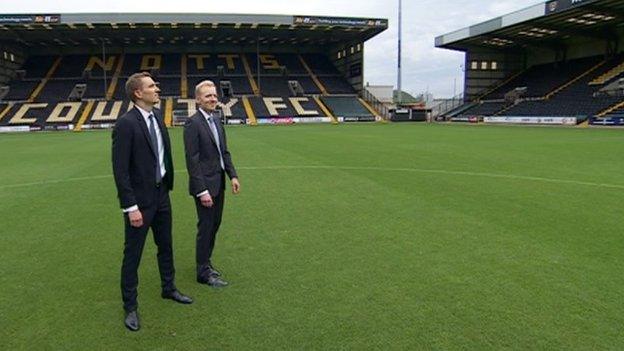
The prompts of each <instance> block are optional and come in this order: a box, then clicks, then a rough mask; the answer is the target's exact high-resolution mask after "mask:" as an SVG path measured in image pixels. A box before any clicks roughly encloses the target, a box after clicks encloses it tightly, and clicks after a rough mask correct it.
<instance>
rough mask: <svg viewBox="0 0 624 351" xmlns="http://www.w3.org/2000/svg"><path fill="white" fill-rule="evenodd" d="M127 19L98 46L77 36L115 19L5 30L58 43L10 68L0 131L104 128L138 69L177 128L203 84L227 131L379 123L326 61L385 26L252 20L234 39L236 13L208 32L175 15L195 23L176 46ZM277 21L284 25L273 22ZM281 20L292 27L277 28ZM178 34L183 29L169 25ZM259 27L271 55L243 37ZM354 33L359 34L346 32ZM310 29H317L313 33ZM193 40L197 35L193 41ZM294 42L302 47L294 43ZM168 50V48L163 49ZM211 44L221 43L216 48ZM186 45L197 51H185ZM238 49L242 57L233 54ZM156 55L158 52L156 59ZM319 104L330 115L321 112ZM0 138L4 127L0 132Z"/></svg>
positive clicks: (145, 20) (140, 18) (347, 78)
mask: <svg viewBox="0 0 624 351" xmlns="http://www.w3.org/2000/svg"><path fill="white" fill-rule="evenodd" d="M124 16H125V17H127V23H128V24H127V25H126V26H125V27H124V28H123V30H121V29H122V28H120V27H119V24H118V23H116V24H115V26H117V28H116V29H119V33H116V32H115V31H113V33H110V36H111V37H110V38H102V39H101V40H90V39H89V38H86V37H85V36H84V33H86V32H84V31H88V30H90V29H92V28H91V27H94V28H95V27H101V28H103V29H106V28H107V27H108V28H110V26H111V24H110V22H112V21H109V22H105V21H102V23H95V24H94V23H92V21H91V18H87V17H84V16H81V15H80V14H70V15H63V16H61V18H63V19H69V20H68V21H70V20H72V18H73V20H72V21H74V22H72V23H76V22H77V23H79V24H80V23H87V20H89V24H88V25H87V24H84V25H83V24H80V25H79V26H80V27H82V26H85V28H76V25H73V24H72V25H69V24H67V25H65V24H63V23H62V21H61V23H53V24H47V25H46V26H39V25H32V26H31V25H29V26H30V29H28V28H26V27H24V28H22V27H20V26H13V27H11V24H5V25H6V26H8V27H11V28H13V29H12V30H15V31H16V32H20V34H21V35H22V41H23V42H25V43H28V44H29V45H30V42H29V40H37V42H36V43H37V45H39V44H40V43H41V42H44V43H45V42H46V40H48V41H50V42H53V43H56V44H57V46H58V48H57V49H47V48H46V46H45V45H43V46H41V45H39V46H38V49H37V50H35V52H34V53H33V54H31V55H29V56H27V57H26V58H25V60H24V61H23V64H21V66H20V67H18V68H17V69H16V70H15V74H14V75H13V78H12V79H11V80H10V81H9V82H8V88H3V89H5V91H7V89H8V93H7V94H6V95H5V96H4V97H3V98H2V100H0V103H1V104H2V105H0V108H2V110H1V112H0V113H2V114H1V115H0V127H2V128H4V127H11V126H30V127H33V128H32V129H33V130H38V129H72V128H74V129H77V130H80V129H88V128H100V127H101V128H108V127H110V126H111V125H112V124H114V122H115V121H116V118H117V117H119V116H120V115H121V114H122V113H124V112H125V111H127V110H128V109H129V108H131V107H132V104H131V103H130V102H129V101H127V98H126V96H125V92H124V83H125V80H126V79H127V77H128V76H129V75H131V74H133V73H135V72H137V71H147V72H150V73H151V74H152V75H153V77H154V78H155V80H156V81H157V82H158V84H159V87H160V89H161V94H160V95H161V103H160V108H161V109H162V110H163V112H164V115H165V122H166V123H167V124H168V125H171V124H180V123H183V121H184V119H185V118H186V117H187V116H188V115H190V114H193V113H194V112H195V108H196V106H195V101H194V99H193V94H194V91H193V90H194V87H195V85H196V84H197V83H199V82H200V81H202V80H205V79H210V80H212V81H214V82H215V84H216V85H217V87H218V91H219V93H220V95H221V103H220V108H221V110H222V115H223V117H224V118H225V119H226V121H227V122H228V123H250V124H255V123H293V122H297V123H298V122H334V123H335V122H337V121H338V120H339V119H340V120H342V119H344V118H345V117H348V118H349V119H350V120H357V118H361V120H370V119H371V118H372V116H374V115H375V116H376V115H377V113H375V114H373V113H371V111H369V110H368V109H367V108H366V107H365V106H364V104H365V102H363V100H361V96H362V95H361V93H362V90H363V89H364V88H363V85H362V82H361V81H362V76H361V75H360V76H355V77H353V76H352V75H348V73H349V74H350V72H347V71H345V67H346V65H344V64H342V63H341V60H336V59H334V58H332V55H335V52H336V49H332V46H335V45H336V44H337V43H341V42H342V41H345V42H346V41H351V40H353V39H354V38H358V37H359V39H357V42H358V43H359V42H363V41H365V40H366V39H367V38H369V37H372V36H374V35H375V34H376V33H379V32H381V31H383V30H385V29H386V28H387V20H374V21H372V22H371V21H370V20H366V21H364V22H361V23H364V24H363V25H362V24H357V21H355V22H354V21H353V20H351V19H348V18H347V19H344V24H341V25H339V26H337V27H336V26H327V27H326V25H324V24H316V25H313V24H309V23H308V22H309V21H310V20H313V21H317V20H323V18H315V17H310V18H308V19H305V18H297V17H292V16H274V17H271V18H270V19H269V22H268V23H265V22H263V21H267V18H266V17H263V16H258V17H257V18H256V17H254V18H255V19H256V20H258V21H260V23H255V24H254V23H253V22H251V23H244V24H243V23H241V24H240V26H241V27H245V29H246V30H241V31H238V29H239V28H238V26H235V27H232V26H231V25H229V24H230V23H238V22H240V19H239V20H237V21H235V22H232V18H234V17H236V15H223V16H221V17H222V21H223V23H226V24H223V25H221V24H220V23H217V22H218V21H217V22H214V21H216V20H214V21H213V20H211V23H210V24H203V23H201V22H200V23H198V22H196V20H195V17H196V16H195V15H185V14H182V15H180V16H182V17H188V18H191V17H192V18H193V20H192V21H191V20H188V23H185V24H183V26H184V27H185V28H186V30H187V31H188V33H191V34H190V36H189V37H188V38H185V40H186V41H187V42H184V43H179V44H178V43H176V41H177V40H181V38H182V37H178V38H176V37H175V36H173V34H174V32H175V31H172V30H171V28H162V27H164V26H160V25H158V26H157V24H158V23H155V21H154V20H153V19H152V18H151V15H149V14H136V15H124ZM124 16H122V17H124ZM175 16H177V15H173V17H175ZM232 16H234V17H232ZM44 17H45V16H44ZM104 17H106V15H104ZM218 17H219V16H217V17H215V18H218ZM243 17H244V16H243ZM252 17H253V16H252ZM219 18H220V17H219ZM236 18H238V17H236ZM245 18H248V17H245ZM254 18H252V19H254ZM274 18H275V19H274ZM116 19H117V20H118V18H116ZM330 19H331V18H330ZM278 20H279V21H281V22H275V21H278ZM304 20H305V21H304ZM336 20H338V21H339V22H340V21H341V20H342V19H340V18H337V19H336V18H334V19H333V21H336ZM284 21H286V23H290V24H288V25H285V26H284V27H283V28H279V27H281V26H282V24H283V23H282V22H284ZM0 22H1V17H0ZM172 22H174V21H173V20H172ZM176 22H178V21H176ZM177 26H182V24H179V23H176V27H177ZM206 26H207V27H209V28H210V30H209V32H210V36H202V35H200V34H201V33H204V32H202V30H201V29H204V28H207V27H206ZM258 26H262V28H263V29H262V30H263V31H268V32H267V37H266V38H265V37H258V40H260V41H262V42H261V43H260V44H262V45H263V46H267V45H264V44H267V43H268V42H271V43H272V44H271V45H270V49H267V50H262V51H258V45H257V44H256V43H255V41H252V40H251V39H249V38H248V37H249V31H250V30H252V29H254V28H256V27H258ZM353 26H356V27H354V28H359V29H358V30H357V31H353V30H352V28H351V27H353ZM138 27H141V28H142V29H141V30H139V28H138ZM297 27H302V28H297ZM311 27H314V28H317V27H318V28H319V29H322V31H319V32H318V33H317V32H316V31H313V30H312V32H311V30H310V29H309V28H311ZM314 28H313V29H314ZM22 29H23V30H22ZM293 29H295V30H293ZM55 30H59V31H60V32H62V33H63V35H67V36H68V37H71V40H72V43H74V42H75V43H74V45H76V47H74V48H72V49H68V50H65V48H64V46H65V45H66V43H65V42H63V40H61V39H59V36H58V35H56V33H55ZM60 32H59V33H60ZM343 32H344V33H343ZM356 32H357V33H356ZM107 33H108V32H107ZM139 33H140V34H139ZM262 33H264V32H262ZM330 33H331V34H332V35H333V36H334V37H335V38H334V39H332V40H333V44H332V45H323V44H325V43H327V38H328V34H330ZM35 34H36V35H35ZM195 34H197V36H193V35H195ZM204 34H205V33H204ZM115 35H118V36H119V37H117V38H116V37H115ZM137 35H144V36H145V37H137ZM29 36H30V37H32V38H33V39H29ZM273 36H274V37H273ZM131 37H132V38H131ZM255 37H256V36H255V35H254V36H253V38H255ZM34 38H36V39H34ZM286 38H287V39H288V40H285V39H286ZM297 38H298V39H297ZM2 39H3V38H2V33H0V40H2ZM69 39H70V38H67V40H69ZM91 39H93V38H91ZM254 40H255V39H254ZM297 40H300V41H301V42H299V43H297V42H296V41H297ZM80 41H82V42H80ZM132 41H135V42H134V43H131V42H132ZM234 41H237V42H239V43H241V42H245V43H246V45H247V46H246V47H243V46H241V45H234V44H233V42H234ZM265 41H266V42H267V43H265ZM166 42H168V43H169V44H170V45H165V43H166ZM226 42H227V43H226ZM301 43H305V44H301ZM321 43H323V44H321ZM22 44H23V43H22ZM33 44H35V43H34V42H33ZM115 44H116V45H115ZM189 44H190V45H189ZM193 44H195V45H193ZM216 44H223V45H217V46H219V48H216V46H215V45H216ZM102 45H108V46H110V47H109V48H108V49H107V50H106V52H103V51H101V50H100V49H101V46H102ZM345 45H346V44H345ZM351 45H353V44H351ZM358 45H359V44H358ZM126 46H127V47H132V49H131V51H129V52H127V51H126ZM189 47H192V48H193V50H195V51H193V52H189V51H187V50H188V48H189ZM235 47H238V48H240V49H237V50H236V51H233V50H232V48H235ZM155 48H159V49H162V51H159V50H156V51H155ZM221 48H223V50H221ZM352 51H353V52H352V53H353V54H354V55H352V57H350V58H349V59H350V60H353V62H356V63H358V62H361V61H362V59H363V52H362V51H361V50H359V49H358V50H357V51H355V50H352ZM81 52H82V53H81ZM343 59H344V58H343ZM17 71H21V73H19V74H18V72H17ZM320 96H322V97H323V99H320V98H319V97H320ZM325 98H326V99H327V100H324V99H325ZM333 98H336V99H339V100H333ZM325 101H327V102H328V103H330V104H332V105H331V106H332V107H331V108H329V107H328V106H325ZM336 101H340V102H336ZM61 127H62V128H61ZM6 130H11V129H10V128H4V129H2V131H6Z"/></svg>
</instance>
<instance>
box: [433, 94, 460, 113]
mask: <svg viewBox="0 0 624 351" xmlns="http://www.w3.org/2000/svg"><path fill="white" fill-rule="evenodd" d="M463 104H464V93H460V94H458V95H455V96H453V97H452V98H450V99H446V100H444V101H440V102H439V103H438V104H436V105H433V106H432V107H431V117H432V118H435V117H438V116H441V115H443V114H445V113H447V112H449V111H451V110H454V109H456V108H458V107H459V106H461V105H463Z"/></svg>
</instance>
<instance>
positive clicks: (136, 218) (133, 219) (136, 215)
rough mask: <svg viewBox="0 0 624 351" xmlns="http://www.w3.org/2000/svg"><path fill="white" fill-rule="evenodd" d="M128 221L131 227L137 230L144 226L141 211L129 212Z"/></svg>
mask: <svg viewBox="0 0 624 351" xmlns="http://www.w3.org/2000/svg"><path fill="white" fill-rule="evenodd" d="M128 219H129V220H130V225H131V226H133V227H135V228H139V227H141V226H143V215H142V214H141V211H139V210H135V211H130V212H128Z"/></svg>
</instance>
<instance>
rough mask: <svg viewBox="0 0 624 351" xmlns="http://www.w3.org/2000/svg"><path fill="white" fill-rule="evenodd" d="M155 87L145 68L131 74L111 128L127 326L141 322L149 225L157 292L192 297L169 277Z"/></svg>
mask: <svg viewBox="0 0 624 351" xmlns="http://www.w3.org/2000/svg"><path fill="white" fill-rule="evenodd" d="M159 92H160V89H158V86H157V85H156V83H155V82H154V80H152V77H151V76H150V74H149V73H146V72H141V73H135V74H133V75H132V76H130V77H129V78H128V81H127V82H126V94H127V95H128V98H130V99H131V100H132V101H133V102H134V108H132V109H131V110H130V111H128V112H127V113H126V114H124V115H123V116H121V117H120V118H119V119H118V120H117V123H116V124H115V129H113V150H112V156H113V174H114V176H115V185H116V186H117V195H118V197H119V202H120V206H121V208H122V210H123V214H124V222H125V240H124V255H123V263H122V266H121V296H122V299H123V304H124V306H123V307H124V310H125V312H126V315H125V320H124V323H125V325H126V327H127V328H128V329H130V330H132V331H137V330H139V328H140V324H139V315H138V313H137V285H138V283H139V279H138V273H137V271H138V268H139V262H140V261H141V254H142V252H143V245H144V244H145V238H146V236H147V231H148V229H149V228H152V232H153V234H154V241H155V242H156V246H158V255H157V257H158V269H159V271H160V282H161V287H162V297H163V298H165V299H171V300H174V301H176V302H179V303H184V304H190V303H192V302H193V300H192V299H191V298H190V297H188V296H185V295H183V294H182V293H180V292H179V291H178V290H177V289H176V286H175V282H174V276H175V269H174V267H173V249H172V242H171V202H170V200H169V191H170V190H171V189H173V160H172V158H171V143H170V142H169V134H168V132H167V128H165V125H164V124H163V121H162V116H161V113H160V111H159V110H158V109H155V108H154V105H156V104H157V103H158V101H159V96H158V93H159Z"/></svg>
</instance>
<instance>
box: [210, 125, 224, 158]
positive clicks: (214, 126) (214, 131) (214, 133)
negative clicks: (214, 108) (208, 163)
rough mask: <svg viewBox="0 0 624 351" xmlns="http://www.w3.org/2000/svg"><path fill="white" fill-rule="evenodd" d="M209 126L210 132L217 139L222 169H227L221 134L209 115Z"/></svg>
mask: <svg viewBox="0 0 624 351" xmlns="http://www.w3.org/2000/svg"><path fill="white" fill-rule="evenodd" d="M208 125H209V126H210V131H211V132H212V136H213V137H214V139H215V143H216V144H217V150H219V161H220V163H221V169H225V163H224V162H223V154H222V153H221V141H220V140H219V132H218V131H217V125H216V123H215V121H214V117H212V115H209V117H208Z"/></svg>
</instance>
